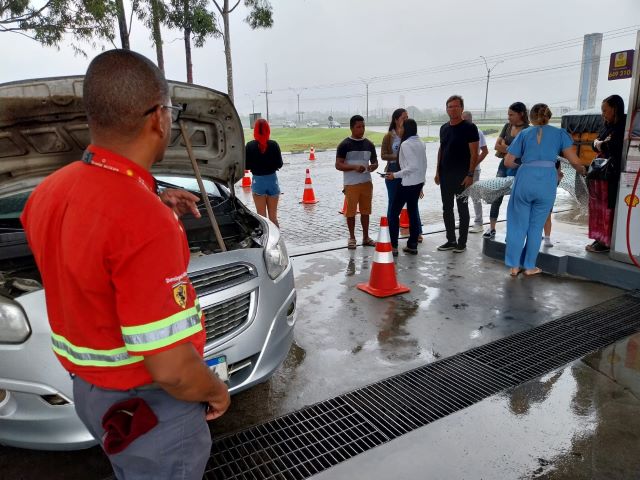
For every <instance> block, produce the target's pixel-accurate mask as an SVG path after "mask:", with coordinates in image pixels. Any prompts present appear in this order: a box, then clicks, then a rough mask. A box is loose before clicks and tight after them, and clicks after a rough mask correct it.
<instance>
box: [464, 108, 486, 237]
mask: <svg viewBox="0 0 640 480" xmlns="http://www.w3.org/2000/svg"><path fill="white" fill-rule="evenodd" d="M462 119H463V120H464V121H466V122H469V123H473V115H471V112H469V111H464V112H462ZM478 136H479V137H480V140H479V142H478V166H477V167H476V169H475V170H474V172H473V183H476V182H477V181H478V180H480V162H482V160H484V158H485V157H486V156H487V155H488V154H489V149H488V148H487V140H486V138H484V133H482V130H480V129H478ZM473 211H474V213H475V215H476V216H475V219H474V221H473V225H472V226H471V227H470V228H469V233H482V224H483V223H484V222H483V221H482V202H481V201H480V199H476V200H474V201H473Z"/></svg>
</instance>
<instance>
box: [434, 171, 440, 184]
mask: <svg viewBox="0 0 640 480" xmlns="http://www.w3.org/2000/svg"><path fill="white" fill-rule="evenodd" d="M433 181H434V182H435V184H436V185H440V174H439V173H436V176H435V177H433Z"/></svg>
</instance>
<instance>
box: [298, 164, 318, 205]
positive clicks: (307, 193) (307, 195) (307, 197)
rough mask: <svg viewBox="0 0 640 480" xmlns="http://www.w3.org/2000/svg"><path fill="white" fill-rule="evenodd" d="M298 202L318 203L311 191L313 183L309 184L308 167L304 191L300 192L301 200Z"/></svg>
mask: <svg viewBox="0 0 640 480" xmlns="http://www.w3.org/2000/svg"><path fill="white" fill-rule="evenodd" d="M300 203H305V204H310V203H318V200H316V194H315V193H314V192H313V185H312V184H311V174H310V173H309V169H308V168H307V176H306V178H305V179H304V193H303V194H302V201H301V202H300Z"/></svg>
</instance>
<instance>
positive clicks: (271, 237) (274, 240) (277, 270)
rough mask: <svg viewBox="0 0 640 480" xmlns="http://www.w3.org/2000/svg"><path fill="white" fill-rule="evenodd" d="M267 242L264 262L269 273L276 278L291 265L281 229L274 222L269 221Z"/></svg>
mask: <svg viewBox="0 0 640 480" xmlns="http://www.w3.org/2000/svg"><path fill="white" fill-rule="evenodd" d="M268 229H269V231H268V233H267V244H266V246H265V247H264V263H265V264H266V266H267V273H268V274H269V276H270V277H271V278H272V279H274V280H275V279H276V278H278V277H279V276H280V274H281V273H282V272H284V271H285V269H286V268H287V266H288V265H289V254H288V253H287V247H285V245H284V240H283V239H282V236H281V235H280V230H278V227H276V226H275V225H274V224H273V223H271V222H269V223H268Z"/></svg>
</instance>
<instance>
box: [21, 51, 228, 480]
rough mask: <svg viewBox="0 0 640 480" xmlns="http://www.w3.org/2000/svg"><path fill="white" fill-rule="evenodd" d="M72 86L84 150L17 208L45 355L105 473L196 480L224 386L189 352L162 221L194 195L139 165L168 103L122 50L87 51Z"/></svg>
mask: <svg viewBox="0 0 640 480" xmlns="http://www.w3.org/2000/svg"><path fill="white" fill-rule="evenodd" d="M83 88H84V90H83V97H84V104H85V109H86V112H87V118H88V122H89V130H90V133H91V145H90V146H89V147H88V148H87V150H86V152H85V154H84V156H83V161H82V162H74V163H72V164H70V165H68V166H66V167H64V168H62V169H60V170H58V171H57V172H55V173H54V174H52V175H50V176H49V177H47V178H46V179H45V180H44V181H43V182H42V183H41V184H40V185H39V186H38V187H37V188H36V189H35V190H34V192H33V193H32V195H31V197H30V198H29V201H28V202H27V205H26V207H25V210H24V213H23V215H22V223H23V225H24V227H25V231H26V233H27V238H28V241H29V244H30V246H31V249H32V251H33V254H34V257H35V260H36V262H37V264H38V268H39V269H40V272H41V274H42V279H43V283H44V287H45V293H46V301H47V312H48V316H49V322H50V324H51V331H52V334H51V335H52V343H53V350H54V351H55V353H56V355H57V357H58V359H59V360H60V362H61V363H62V365H63V366H64V367H65V368H66V369H67V370H68V371H69V372H70V373H71V375H72V377H74V380H73V383H74V385H73V386H74V402H75V407H76V410H77V412H78V416H79V417H80V419H81V420H82V421H83V422H84V423H85V425H86V426H87V428H88V429H89V431H90V432H91V433H92V434H93V435H94V436H95V438H96V439H97V440H99V441H100V443H101V445H102V446H103V448H104V449H105V451H106V452H107V454H108V455H109V459H110V460H111V463H112V465H113V468H114V471H115V473H116V476H117V477H118V478H126V479H137V478H154V479H156V478H166V479H173V478H185V479H187V478H188V479H191V478H193V479H196V478H197V479H200V478H202V474H203V471H204V468H205V466H206V462H207V459H208V458H209V455H210V449H211V435H210V433H209V429H208V426H207V423H206V420H212V419H215V418H217V417H219V416H220V415H222V414H223V413H224V412H225V411H226V410H227V408H228V406H229V393H228V391H227V387H226V385H225V384H224V383H223V382H221V381H220V380H219V379H218V378H217V377H216V376H215V375H214V374H213V373H212V372H211V371H210V370H209V369H208V367H207V366H206V365H205V363H204V362H203V360H202V353H203V348H204V342H205V332H204V328H203V318H202V313H201V311H200V306H199V304H198V299H197V297H196V293H195V290H194V288H193V286H192V285H191V283H190V281H189V278H188V277H187V265H188V262H189V247H188V244H187V239H186V236H185V233H184V230H183V229H182V226H181V224H180V222H179V221H178V217H177V215H176V212H177V213H186V211H193V210H194V209H195V203H194V200H196V199H197V198H196V197H194V196H193V195H191V194H189V193H187V192H177V191H173V192H169V193H166V194H165V195H164V197H165V198H164V200H165V203H168V204H169V205H170V206H171V207H172V208H173V209H172V208H169V207H167V205H165V203H163V202H162V201H161V198H160V197H159V196H158V195H157V194H156V188H155V181H154V179H153V177H152V176H151V174H150V173H149V170H150V169H151V166H152V165H153V164H154V163H156V162H159V161H161V160H162V158H163V155H164V152H165V150H166V148H167V145H168V143H169V138H170V133H171V124H172V113H173V112H174V111H175V108H176V107H173V106H172V105H171V99H170V96H169V87H168V85H167V82H166V80H165V79H164V76H163V74H162V72H161V71H160V70H159V69H158V68H157V67H156V66H155V65H154V64H153V63H152V62H150V61H149V60H148V59H147V58H145V57H143V56H142V55H139V54H137V53H134V52H131V51H127V50H112V51H108V52H104V53H102V54H100V55H98V56H97V57H96V58H95V59H94V60H93V61H92V62H91V64H90V65H89V68H88V70H87V74H86V76H85V80H84V87H83ZM196 212H197V210H196ZM123 402H124V403H123ZM114 404H115V405H116V406H115V407H114V408H111V407H112V406H114ZM147 407H149V408H147Z"/></svg>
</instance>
